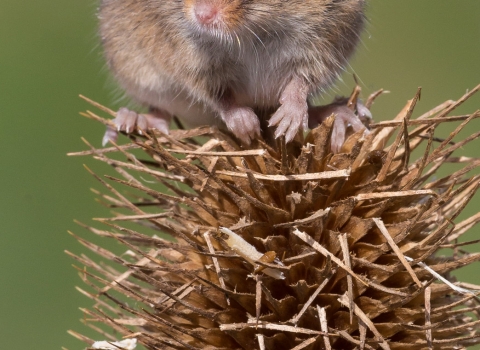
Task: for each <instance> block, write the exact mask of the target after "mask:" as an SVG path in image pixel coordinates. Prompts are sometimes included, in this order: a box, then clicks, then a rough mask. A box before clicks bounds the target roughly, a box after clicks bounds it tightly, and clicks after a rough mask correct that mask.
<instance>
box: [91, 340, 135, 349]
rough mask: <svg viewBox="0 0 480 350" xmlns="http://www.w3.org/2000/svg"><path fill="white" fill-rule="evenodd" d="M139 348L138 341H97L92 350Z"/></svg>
mask: <svg viewBox="0 0 480 350" xmlns="http://www.w3.org/2000/svg"><path fill="white" fill-rule="evenodd" d="M136 347H137V339H135V338H132V339H124V340H121V341H115V342H109V341H105V340H103V341H96V342H95V343H93V344H92V347H91V348H92V349H101V350H133V349H135V348H136Z"/></svg>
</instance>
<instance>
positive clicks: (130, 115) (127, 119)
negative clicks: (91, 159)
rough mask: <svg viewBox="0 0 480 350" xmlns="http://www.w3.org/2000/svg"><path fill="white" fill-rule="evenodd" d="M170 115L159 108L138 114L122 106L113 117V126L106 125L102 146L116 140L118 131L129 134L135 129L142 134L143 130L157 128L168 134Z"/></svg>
mask: <svg viewBox="0 0 480 350" xmlns="http://www.w3.org/2000/svg"><path fill="white" fill-rule="evenodd" d="M170 119H171V115H170V114H169V113H167V112H165V111H162V110H159V109H154V108H151V109H150V113H146V114H138V113H137V112H134V111H131V110H129V109H128V108H125V107H122V108H120V109H119V110H118V112H117V116H116V117H115V119H113V123H114V124H115V128H113V127H111V126H107V130H106V131H105V134H104V135H103V139H102V146H105V145H106V144H107V143H108V142H109V141H113V142H116V141H117V138H118V133H119V132H125V133H127V134H130V133H132V132H134V131H137V132H138V133H139V134H140V135H142V133H143V131H146V130H148V129H157V130H159V131H161V132H162V133H164V134H168V131H169V128H168V126H169V124H170Z"/></svg>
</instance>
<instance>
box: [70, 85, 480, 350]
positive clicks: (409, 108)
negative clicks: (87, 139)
mask: <svg viewBox="0 0 480 350" xmlns="http://www.w3.org/2000/svg"><path fill="white" fill-rule="evenodd" d="M479 89H480V86H478V87H476V88H475V89H474V90H472V91H471V92H469V93H467V94H466V95H465V96H462V97H461V98H460V99H459V100H458V101H447V102H445V103H443V104H441V105H440V106H438V107H436V108H434V109H432V110H431V111H429V112H427V113H425V114H424V115H422V116H420V117H418V118H416V119H414V120H413V119H411V115H412V112H413V108H414V107H415V104H416V102H417V100H418V98H419V92H418V93H417V95H416V96H415V97H414V98H413V99H412V100H410V101H408V103H407V104H406V106H405V107H404V108H403V110H402V111H401V112H400V113H399V114H398V115H397V116H396V117H395V118H394V119H393V120H392V121H387V122H380V123H377V124H373V125H372V126H371V132H370V134H369V135H368V136H364V135H363V133H361V132H360V133H356V134H352V135H350V137H349V138H348V139H347V140H346V142H345V144H344V145H343V148H342V150H341V152H340V153H339V154H332V152H331V150H330V146H329V145H330V135H331V130H332V125H333V117H330V118H329V119H327V120H326V121H325V122H324V123H323V124H322V125H320V126H319V127H318V128H316V129H314V130H311V131H310V132H309V133H308V134H307V135H306V136H305V137H303V135H298V136H297V138H296V139H295V140H294V141H293V142H291V143H290V144H288V145H287V146H285V145H282V144H280V143H279V144H278V145H277V146H276V147H270V146H268V145H267V144H265V143H263V142H262V141H256V142H254V143H253V144H252V145H251V147H249V148H242V147H241V146H240V145H239V144H238V143H237V141H235V140H234V139H233V138H232V137H230V136H228V135H227V134H225V133H223V132H221V131H219V130H217V129H216V128H212V127H203V128H197V129H192V130H172V131H171V133H170V135H168V136H167V135H159V134H156V135H153V134H148V135H147V136H138V135H137V136H132V137H131V142H129V143H127V144H124V145H121V146H114V147H107V148H103V149H97V148H94V147H93V146H91V145H90V144H88V143H87V144H88V145H89V147H90V150H87V151H84V152H78V153H75V155H88V156H91V157H94V158H95V159H97V160H100V161H102V162H105V163H107V164H110V165H111V166H112V167H113V169H115V170H116V171H117V173H118V176H105V177H99V176H97V175H94V176H95V177H96V178H97V179H98V180H99V181H100V182H101V183H102V184H103V185H104V186H105V189H106V192H105V193H104V194H102V193H101V192H97V194H98V195H99V196H100V199H101V201H102V202H104V203H106V204H107V205H108V206H110V207H111V208H113V213H114V215H113V217H110V218H104V219H98V220H100V221H101V222H102V224H104V225H103V228H102V229H98V228H93V227H90V226H88V225H83V224H82V226H83V227H85V228H86V229H87V230H89V231H90V232H91V233H93V234H95V235H99V236H102V237H107V238H113V239H115V240H117V241H118V242H120V243H121V244H123V245H124V246H125V249H126V250H128V251H129V254H127V255H118V254H114V253H113V252H111V251H109V250H107V249H105V248H102V247H100V246H98V245H96V244H93V243H90V242H89V241H88V239H85V238H81V237H79V236H77V235H74V236H75V237H76V238H77V239H78V240H79V242H80V243H82V244H83V245H84V246H85V247H86V248H88V249H89V250H90V251H91V253H94V254H93V257H90V256H87V254H82V255H75V254H72V253H70V252H68V254H69V255H71V256H72V257H73V258H74V259H76V260H77V261H78V263H79V264H80V266H78V270H79V271H80V274H81V276H82V278H83V280H84V281H85V282H86V283H87V285H88V291H85V290H83V289H82V288H78V289H79V290H80V291H81V292H82V293H83V294H85V295H86V296H88V297H89V298H91V299H92V300H93V301H94V306H93V307H92V308H89V309H82V310H83V312H84V313H85V317H84V322H85V323H86V325H87V326H89V327H91V328H93V329H94V330H97V331H99V332H100V335H99V338H102V339H106V340H112V341H113V340H115V339H119V338H121V337H122V336H123V337H136V338H137V339H138V341H139V343H141V344H143V345H144V346H145V347H146V348H147V349H408V350H416V349H453V348H455V349H457V348H458V349H460V348H465V347H467V346H470V345H472V344H477V343H480V333H479V324H480V317H479V313H478V310H479V308H480V304H479V299H478V297H477V296H476V295H477V290H480V286H472V285H468V286H467V285H466V284H462V283H459V282H456V280H455V278H454V277H452V275H451V272H452V271H454V270H456V269H458V268H460V267H462V266H465V265H468V264H471V263H473V262H476V261H479V260H480V253H468V252H466V251H465V250H463V249H462V248H461V247H462V245H461V244H460V243H458V242H459V239H461V237H462V235H463V234H464V233H465V232H467V231H468V230H469V229H471V228H472V227H473V226H474V225H475V224H476V223H477V222H478V221H480V213H479V214H476V215H474V216H472V217H470V218H468V219H465V220H463V221H462V222H458V220H455V219H456V218H457V216H458V215H459V214H460V212H461V211H462V209H463V208H464V207H465V206H466V204H467V203H468V201H469V200H470V199H471V198H472V196H473V194H474V193H475V191H476V190H477V187H478V184H479V177H478V175H475V176H469V175H468V172H469V171H470V170H472V169H474V168H476V167H477V166H478V165H479V164H480V159H476V158H468V157H462V156H456V157H454V156H453V155H452V154H453V152H454V151H456V150H457V149H458V148H460V147H461V146H463V145H464V144H465V143H466V142H470V141H472V140H474V139H476V138H477V137H478V136H479V133H475V134H473V135H472V136H471V137H469V138H467V139H465V140H460V141H457V142H455V143H453V142H452V140H453V138H454V137H455V136H456V135H457V134H458V133H459V132H460V130H462V129H463V128H464V127H465V126H466V125H467V123H468V122H469V121H471V120H472V119H474V118H477V117H479V116H480V113H479V112H478V111H477V112H475V113H473V114H471V115H467V116H458V117H457V116H451V114H452V112H453V111H454V109H455V108H456V107H457V106H459V105H460V104H461V103H463V102H464V101H465V100H466V99H468V98H469V97H470V96H471V95H472V94H473V93H475V92H476V91H478V90H479ZM357 94H358V89H357V90H356V92H355V93H354V94H353V96H352V99H355V98H356V96H357ZM372 101H373V97H372V98H371V99H369V100H368V101H367V105H371V102H372ZM96 106H97V107H100V108H101V109H103V111H106V112H108V113H110V114H112V115H114V113H113V112H112V111H110V110H108V109H107V108H105V107H102V106H98V105H96ZM85 115H86V116H88V117H90V118H93V119H96V120H98V121H101V122H102V123H105V124H109V123H110V121H108V120H106V119H102V118H100V117H99V116H97V115H96V114H94V113H92V112H87V113H85ZM452 121H459V122H460V124H459V125H458V123H457V126H455V129H454V130H453V131H452V132H451V134H450V136H449V137H447V139H445V140H436V138H435V135H434V131H435V129H436V127H437V126H438V125H440V124H442V123H447V122H452ZM449 125H452V124H449ZM199 137H202V138H201V139H202V140H203V142H202V143H200V142H198V140H199ZM205 140H206V141H205ZM415 150H420V151H419V152H415V154H419V157H418V158H417V159H412V157H413V156H412V152H414V151H415ZM132 152H135V155H134V154H133V153H132ZM139 152H140V153H139ZM112 157H113V158H112ZM119 159H120V160H119ZM450 163H455V164H457V168H460V170H456V171H455V172H453V173H451V174H449V175H447V176H445V177H442V178H437V179H435V180H432V179H433V178H434V176H437V173H438V170H439V169H440V168H441V167H442V166H443V165H446V164H450ZM89 171H90V170H89ZM92 174H93V172H92ZM158 184H162V185H164V190H159V186H158ZM125 223H135V224H138V225H137V226H135V229H132V227H133V226H132V225H130V224H129V225H125ZM219 227H227V228H229V229H230V230H232V231H234V232H235V233H236V234H238V235H239V236H241V237H242V238H243V239H244V240H245V241H247V242H249V243H250V244H251V245H253V246H254V247H255V249H256V250H257V251H258V252H259V253H260V254H265V255H263V256H262V258H261V259H260V260H261V261H260V262H256V263H254V265H256V266H254V265H252V263H251V262H248V261H247V260H246V259H245V256H244V255H243V253H242V251H238V250H237V251H236V250H234V249H232V247H231V246H229V244H228V243H227V241H226V238H227V237H226V235H225V234H224V233H220V231H219ZM152 229H153V230H156V231H158V236H156V235H151V234H149V235H147V234H145V233H142V232H143V230H148V232H151V230H152ZM72 234H73V233H72ZM442 248H443V249H444V251H443V252H445V253H444V255H443V256H440V255H439V254H438V250H439V249H442ZM240 250H241V249H240ZM447 250H449V252H448V251H447ZM275 257H276V259H274V258H275ZM410 259H413V261H410ZM428 268H430V269H432V270H434V271H436V272H437V273H438V274H440V275H441V276H443V277H444V278H445V279H446V280H448V281H450V282H451V283H452V284H448V283H446V282H442V281H440V280H438V279H437V277H436V276H434V275H433V274H432V272H431V271H429V270H428ZM267 269H270V271H272V270H273V271H276V273H282V274H283V276H284V277H285V279H276V278H274V277H271V276H270V275H269V274H267V273H266V271H267ZM454 285H455V286H457V287H464V289H460V288H456V287H454ZM465 287H468V289H466V288H465ZM455 288H456V289H457V290H454V289H455ZM102 324H103V325H107V326H108V327H109V328H110V330H106V328H105V327H102V326H101V325H102ZM71 333H72V334H73V335H74V336H76V337H78V338H80V339H82V340H84V341H85V342H86V343H87V344H90V345H91V344H92V343H93V340H91V339H89V338H87V337H85V336H83V335H80V334H79V333H77V332H73V331H71Z"/></svg>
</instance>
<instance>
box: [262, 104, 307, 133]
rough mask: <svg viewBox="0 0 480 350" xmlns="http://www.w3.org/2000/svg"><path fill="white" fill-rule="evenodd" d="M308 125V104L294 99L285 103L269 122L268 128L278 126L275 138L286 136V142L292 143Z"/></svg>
mask: <svg viewBox="0 0 480 350" xmlns="http://www.w3.org/2000/svg"><path fill="white" fill-rule="evenodd" d="M307 124H308V105H307V102H305V101H299V100H294V99H292V100H285V101H283V103H282V105H281V106H280V108H278V109H277V111H276V112H275V113H274V114H273V116H272V117H271V118H270V120H269V122H268V126H275V125H277V129H276V130H275V138H278V137H280V136H282V135H285V141H286V142H290V141H292V140H293V138H294V137H295V135H296V134H297V132H298V131H299V130H305V129H306V128H307Z"/></svg>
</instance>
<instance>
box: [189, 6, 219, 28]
mask: <svg viewBox="0 0 480 350" xmlns="http://www.w3.org/2000/svg"><path fill="white" fill-rule="evenodd" d="M194 11H195V17H196V18H197V20H198V22H199V23H200V24H210V23H212V22H213V21H214V20H215V18H216V17H217V14H218V10H217V8H216V7H215V6H214V5H213V4H210V3H208V2H205V1H200V2H198V3H197V4H196V5H195V10H194Z"/></svg>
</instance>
